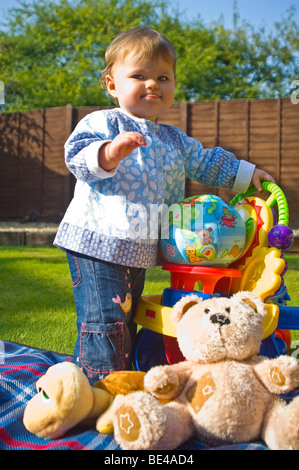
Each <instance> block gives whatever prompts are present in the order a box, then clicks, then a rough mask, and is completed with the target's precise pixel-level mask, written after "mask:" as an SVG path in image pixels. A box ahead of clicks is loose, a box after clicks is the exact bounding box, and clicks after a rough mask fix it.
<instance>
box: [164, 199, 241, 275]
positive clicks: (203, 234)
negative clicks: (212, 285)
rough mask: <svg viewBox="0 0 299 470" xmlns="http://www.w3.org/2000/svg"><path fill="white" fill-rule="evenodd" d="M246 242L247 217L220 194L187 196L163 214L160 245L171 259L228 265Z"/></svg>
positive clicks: (178, 261) (193, 262) (167, 257)
mask: <svg viewBox="0 0 299 470" xmlns="http://www.w3.org/2000/svg"><path fill="white" fill-rule="evenodd" d="M245 242H246V226H245V221H244V220H243V219H242V217H241V215H240V214H239V213H238V211H237V210H236V209H235V208H234V207H233V206H230V205H229V204H227V203H226V202H224V201H223V200H222V199H221V198H220V197H218V196H214V195H204V196H193V197H189V198H186V199H184V200H183V201H181V202H179V203H178V204H173V205H172V206H171V207H170V209H169V211H168V212H167V213H165V214H164V216H163V217H162V227H161V249H162V253H163V256H164V258H165V260H166V261H167V262H169V263H175V264H184V265H194V266H214V267H216V266H219V267H227V266H228V265H230V264H232V263H233V262H234V261H235V260H236V259H238V258H239V257H240V256H241V255H242V252H243V250H244V247H245Z"/></svg>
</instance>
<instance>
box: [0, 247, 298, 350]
mask: <svg viewBox="0 0 299 470" xmlns="http://www.w3.org/2000/svg"><path fill="white" fill-rule="evenodd" d="M285 259H286V261H287V262H288V265H289V268H288V271H287V273H286V275H285V284H286V285H287V287H288V292H289V295H290V296H291V301H290V303H289V305H290V306H299V289H298V285H299V255H286V256H285ZM167 286H169V273H168V272H165V271H163V270H161V268H156V269H150V270H148V271H147V275H146V285H145V291H144V294H159V293H162V292H163V289H164V288H165V287H167ZM75 321H76V314H75V307H74V301H73V293H72V287H71V280H70V275H69V271H68V266H67V262H66V257H65V254H64V253H63V252H61V251H60V250H58V249H57V248H28V247H6V246H2V247H0V340H7V341H14V342H18V343H23V344H27V345H29V346H32V347H38V348H43V349H49V350H53V351H58V352H61V353H67V354H68V353H71V352H72V350H73V345H74V342H75V339H76V325H75ZM298 329H299V321H298ZM297 338H299V332H296V333H294V334H293V339H297Z"/></svg>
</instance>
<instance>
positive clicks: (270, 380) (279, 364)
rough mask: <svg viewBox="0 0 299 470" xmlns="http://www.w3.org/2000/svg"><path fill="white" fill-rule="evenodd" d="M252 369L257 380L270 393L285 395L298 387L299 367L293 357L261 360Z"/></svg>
mask: <svg viewBox="0 0 299 470" xmlns="http://www.w3.org/2000/svg"><path fill="white" fill-rule="evenodd" d="M253 367H254V371H255V373H256V375H257V376H258V378H259V380H260V381H261V382H262V383H263V385H264V386H265V387H266V388H267V389H268V390H269V391H270V392H271V393H274V394H281V393H286V392H289V391H291V390H294V389H295V388H298V387H299V365H298V362H297V360H296V359H295V358H294V357H290V356H279V357H277V358H275V359H263V360H261V361H260V362H258V363H257V364H255V365H254V366H253Z"/></svg>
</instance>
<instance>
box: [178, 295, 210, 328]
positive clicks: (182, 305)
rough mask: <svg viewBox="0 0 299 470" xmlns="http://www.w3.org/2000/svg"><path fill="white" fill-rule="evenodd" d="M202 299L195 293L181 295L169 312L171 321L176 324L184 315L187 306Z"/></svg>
mask: <svg viewBox="0 0 299 470" xmlns="http://www.w3.org/2000/svg"><path fill="white" fill-rule="evenodd" d="M201 301H202V299H201V298H200V297H198V296H197V295H187V296H186V297H182V298H181V300H179V301H178V302H177V303H176V304H175V305H174V306H173V309H172V312H171V321H172V323H173V324H174V325H175V326H177V324H178V323H179V321H180V320H181V318H182V317H183V316H184V315H185V313H186V312H187V310H189V308H191V307H193V305H196V304H198V303H199V302H201Z"/></svg>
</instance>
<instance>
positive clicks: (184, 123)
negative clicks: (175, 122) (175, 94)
mask: <svg viewBox="0 0 299 470" xmlns="http://www.w3.org/2000/svg"><path fill="white" fill-rule="evenodd" d="M180 128H181V129H182V131H183V132H185V134H187V135H188V131H189V103H187V101H182V102H181V103H180Z"/></svg>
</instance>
